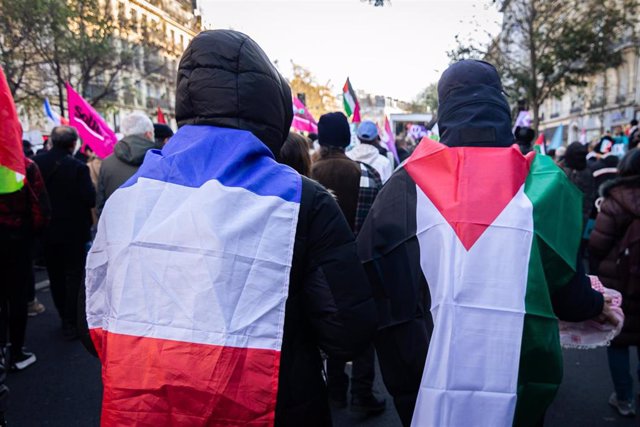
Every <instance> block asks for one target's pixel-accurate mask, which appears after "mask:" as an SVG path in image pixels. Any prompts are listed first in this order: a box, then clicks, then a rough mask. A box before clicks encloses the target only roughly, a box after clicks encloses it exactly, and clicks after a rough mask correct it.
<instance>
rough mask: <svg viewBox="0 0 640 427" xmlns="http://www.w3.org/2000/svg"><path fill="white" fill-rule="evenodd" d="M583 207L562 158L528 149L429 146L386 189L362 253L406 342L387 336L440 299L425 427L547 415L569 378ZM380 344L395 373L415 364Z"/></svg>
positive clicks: (422, 400) (418, 413)
mask: <svg viewBox="0 0 640 427" xmlns="http://www.w3.org/2000/svg"><path fill="white" fill-rule="evenodd" d="M580 209H581V196H580V194H579V191H578V190H577V189H576V188H575V187H574V186H573V185H572V184H571V183H570V182H569V181H568V179H567V178H566V176H565V174H564V173H563V172H562V171H561V170H560V169H559V168H558V167H557V166H556V165H555V164H554V163H553V161H552V159H550V158H549V157H547V156H540V155H537V154H536V153H535V152H531V153H529V155H527V156H526V157H525V156H523V155H522V154H521V153H520V151H519V149H518V148H517V147H515V146H512V147H510V148H486V147H455V148H449V147H446V146H444V145H442V144H440V143H438V142H435V141H431V140H428V139H426V138H425V139H424V140H423V141H422V143H421V144H420V145H419V146H418V148H417V149H416V151H415V152H414V153H413V154H412V156H411V157H410V158H409V159H408V160H407V163H406V164H405V166H404V167H402V168H400V169H399V170H398V171H396V172H395V173H394V175H393V176H392V178H391V179H390V180H389V181H388V182H387V183H386V184H385V187H384V188H383V189H382V191H381V192H380V193H379V195H378V197H377V199H376V202H375V204H374V205H373V208H372V210H371V211H370V213H369V216H368V217H367V220H366V221H365V224H364V226H363V229H362V231H361V232H360V234H359V236H358V248H359V252H360V256H361V259H362V260H363V262H364V264H365V268H366V269H367V271H368V272H369V274H370V278H372V279H371V282H372V285H373V286H374V287H375V286H380V287H381V290H380V291H379V292H377V293H378V295H380V296H379V297H378V298H381V299H380V301H379V307H380V322H381V325H380V328H381V334H380V335H381V337H384V336H385V334H387V333H393V332H385V333H383V332H382V331H385V327H386V326H394V328H398V327H399V326H398V325H401V324H402V323H403V322H408V323H411V322H416V321H417V320H416V314H415V313H416V309H417V307H416V305H418V306H420V303H419V302H418V303H416V301H428V302H430V306H427V307H425V310H426V312H425V314H424V315H425V316H426V317H427V319H426V320H425V321H424V323H425V324H426V325H433V330H432V334H431V335H430V342H429V343H428V352H427V355H426V365H425V367H424V372H423V373H422V382H421V386H420V389H419V394H418V399H417V403H416V406H415V410H414V413H413V422H412V425H413V426H463V425H469V420H473V423H472V424H473V425H479V426H510V425H516V426H519V425H530V424H531V423H532V422H536V421H537V420H539V419H541V418H542V416H543V414H544V411H545V410H546V408H547V407H548V405H549V404H550V403H551V401H552V400H553V397H554V395H555V393H556V391H557V388H558V386H559V384H560V381H561V379H562V354H561V350H560V342H559V332H558V322H557V319H556V317H555V315H554V312H553V309H552V306H551V302H550V294H551V293H552V292H553V291H555V290H556V289H557V288H558V287H560V286H563V285H564V284H565V283H567V282H568V281H569V279H570V278H571V277H572V275H573V274H574V272H575V271H574V269H575V262H576V258H577V257H576V254H577V252H578V245H579V242H580V222H579V221H575V218H580V212H581V210H580ZM387 281H392V282H393V283H387ZM425 293H426V296H425V295H424V294H425ZM374 294H376V292H374ZM381 296H382V297H381ZM412 301H413V304H412V303H411V302H412ZM426 304H428V303H425V305H426ZM414 324H415V323H414ZM427 327H430V326H427ZM416 334H417V332H416ZM426 336H429V334H428V333H426ZM424 339H425V341H426V340H428V338H424ZM391 340H392V339H390V341H389V344H388V346H389V347H393V346H395V347H397V342H398V341H397V340H396V341H393V343H391ZM394 343H395V344H394ZM377 347H378V348H379V351H378V354H379V357H380V360H381V365H383V372H385V369H387V368H390V367H391V368H392V367H393V365H394V363H402V362H396V361H395V359H397V357H395V358H394V357H389V358H387V357H386V356H385V352H384V349H385V342H384V338H382V341H377ZM418 347H419V345H418ZM380 350H382V351H380ZM394 351H395V353H394V354H397V351H398V350H397V348H396V349H395V350H394ZM407 357H410V355H407ZM385 364H389V365H391V366H385ZM397 369H400V368H397ZM416 375H417V376H419V375H420V373H416Z"/></svg>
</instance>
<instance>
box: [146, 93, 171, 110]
mask: <svg viewBox="0 0 640 427" xmlns="http://www.w3.org/2000/svg"><path fill="white" fill-rule="evenodd" d="M157 107H160V108H164V109H165V110H169V109H172V108H173V104H172V103H171V102H170V101H169V100H168V99H163V98H155V97H151V96H149V97H147V108H157Z"/></svg>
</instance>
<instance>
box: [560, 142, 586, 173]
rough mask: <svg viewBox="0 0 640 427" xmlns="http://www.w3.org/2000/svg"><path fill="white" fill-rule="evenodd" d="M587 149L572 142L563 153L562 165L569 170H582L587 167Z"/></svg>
mask: <svg viewBox="0 0 640 427" xmlns="http://www.w3.org/2000/svg"><path fill="white" fill-rule="evenodd" d="M587 154H589V148H588V147H587V146H586V145H583V144H581V143H579V142H572V143H571V144H569V146H568V147H567V151H566V152H565V153H564V164H565V166H566V167H568V168H569V169H575V170H579V171H581V170H583V169H586V167H587Z"/></svg>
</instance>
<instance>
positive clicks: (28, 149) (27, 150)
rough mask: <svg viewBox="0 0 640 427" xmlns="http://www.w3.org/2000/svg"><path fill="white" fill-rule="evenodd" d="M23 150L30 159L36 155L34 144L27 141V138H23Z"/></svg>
mask: <svg viewBox="0 0 640 427" xmlns="http://www.w3.org/2000/svg"><path fill="white" fill-rule="evenodd" d="M22 151H23V153H24V155H25V157H27V158H29V159H30V158H32V157H33V156H34V153H33V146H32V145H31V142H29V141H27V140H26V139H23V140H22Z"/></svg>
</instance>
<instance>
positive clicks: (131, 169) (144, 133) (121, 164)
mask: <svg viewBox="0 0 640 427" xmlns="http://www.w3.org/2000/svg"><path fill="white" fill-rule="evenodd" d="M121 128H122V133H123V134H124V138H122V139H121V140H120V141H118V143H117V144H116V146H115V147H114V148H113V154H111V155H110V156H109V157H107V158H106V159H104V161H103V162H102V166H101V168H100V175H99V176H98V188H97V192H96V209H97V211H98V215H100V213H101V212H102V208H103V207H104V204H105V203H106V202H107V199H108V198H109V197H110V196H111V194H113V192H114V191H116V190H117V189H118V188H119V187H120V186H121V185H122V184H124V183H125V182H127V180H128V179H129V178H131V177H132V176H133V174H135V173H136V172H137V171H138V168H139V167H140V165H141V164H142V161H143V160H144V156H145V154H147V151H149V150H150V149H152V148H157V147H156V143H155V141H154V133H153V122H152V121H151V119H150V118H149V117H147V115H146V114H145V113H143V112H142V111H134V112H133V113H131V114H129V115H128V116H126V117H125V118H124V119H123V120H122V126H121Z"/></svg>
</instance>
